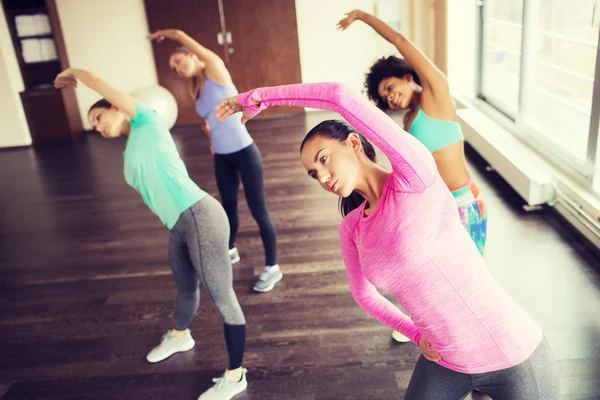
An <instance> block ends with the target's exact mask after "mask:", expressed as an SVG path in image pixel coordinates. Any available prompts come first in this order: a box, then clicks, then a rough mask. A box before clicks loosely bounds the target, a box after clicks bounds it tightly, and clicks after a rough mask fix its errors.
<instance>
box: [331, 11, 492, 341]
mask: <svg viewBox="0 0 600 400" xmlns="http://www.w3.org/2000/svg"><path fill="white" fill-rule="evenodd" d="M356 20H361V21H363V22H364V23H366V24H367V25H369V26H370V27H371V28H373V29H374V30H375V31H376V32H377V33H378V34H379V35H381V36H382V37H383V38H384V39H386V40H387V41H388V42H390V43H392V44H393V45H394V46H396V49H398V51H399V52H400V54H401V55H402V56H403V57H404V58H399V57H395V56H390V57H383V58H381V59H379V60H377V61H376V62H375V64H373V66H371V69H370V70H369V72H368V73H367V75H366V81H365V88H366V90H367V95H368V97H369V99H370V100H371V101H373V102H374V103H375V104H376V105H377V107H379V108H380V109H382V110H403V109H404V110H408V112H407V113H406V115H405V118H404V123H405V126H404V129H405V130H406V131H408V133H410V134H411V135H413V136H414V137H415V138H417V139H418V140H419V141H420V142H421V143H423V144H424V145H425V147H427V149H429V151H430V152H431V153H432V155H433V158H434V159H435V163H436V165H437V168H438V171H439V173H440V176H441V177H442V179H443V180H444V182H445V183H446V186H447V187H448V189H450V191H451V192H452V194H453V195H454V198H455V200H456V203H457V207H458V213H459V215H460V219H461V221H462V223H463V225H464V227H465V229H466V230H467V231H468V232H469V235H470V236H471V238H472V239H473V242H474V243H475V245H476V246H477V248H478V250H479V251H480V252H481V253H482V254H483V253H484V249H485V243H486V239H487V209H486V205H485V202H484V199H483V197H482V195H481V193H480V190H479V186H478V185H477V184H476V183H475V182H474V181H473V180H472V179H471V175H470V174H469V170H468V168H467V162H466V159H465V149H464V136H463V133H462V130H461V127H460V124H459V123H458V118H457V116H456V107H455V105H454V100H453V99H452V95H451V94H450V88H449V86H448V80H447V79H446V76H445V75H444V73H443V72H442V71H440V70H439V69H438V68H437V67H436V66H435V64H434V63H433V62H432V61H431V60H429V59H428V58H427V56H425V54H423V52H421V51H420V50H419V49H418V48H417V47H415V45H414V44H412V43H411V42H410V40H408V39H407V38H406V37H405V36H404V35H402V34H401V33H400V32H397V31H395V30H394V29H392V28H391V27H390V26H389V25H387V24H386V23H385V22H383V21H381V20H380V19H378V18H377V17H375V16H373V15H370V14H367V13H366V12H364V11H361V10H354V11H352V12H350V13H348V14H346V18H344V19H342V20H341V21H340V22H339V23H338V28H339V29H341V30H345V29H347V28H348V27H349V26H350V25H351V24H352V23H353V22H354V21H356ZM394 337H395V338H398V339H400V340H401V341H402V340H403V339H404V338H401V337H400V336H399V335H396V334H394ZM404 341H405V340H404Z"/></svg>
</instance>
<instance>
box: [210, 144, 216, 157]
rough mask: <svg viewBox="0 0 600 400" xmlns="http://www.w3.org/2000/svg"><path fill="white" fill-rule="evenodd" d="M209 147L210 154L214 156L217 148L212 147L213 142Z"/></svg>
mask: <svg viewBox="0 0 600 400" xmlns="http://www.w3.org/2000/svg"><path fill="white" fill-rule="evenodd" d="M209 149H210V155H211V156H214V155H215V149H214V148H213V147H212V143H211V144H210V146H209Z"/></svg>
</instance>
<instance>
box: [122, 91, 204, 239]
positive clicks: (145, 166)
mask: <svg viewBox="0 0 600 400" xmlns="http://www.w3.org/2000/svg"><path fill="white" fill-rule="evenodd" d="M123 157H124V159H125V165H124V173H125V180H126V181H127V183H128V184H129V185H130V186H131V187H132V188H134V189H135V190H137V191H138V192H139V193H140V194H141V195H142V198H143V199H144V203H146V204H147V205H148V207H150V209H151V210H152V211H153V212H154V214H156V215H157V216H158V218H160V220H161V221H162V223H163V224H165V225H166V226H167V228H169V229H171V228H173V226H174V225H175V223H176V222H177V220H178V219H179V216H180V215H181V213H182V212H183V211H185V210H187V209H188V208H190V207H191V206H192V205H194V204H195V203H197V202H198V201H199V200H200V199H202V198H203V197H204V196H206V192H205V191H203V190H202V189H200V188H199V187H198V185H196V184H195V183H194V182H193V181H192V180H191V179H190V177H189V175H188V172H187V169H186V168H185V165H184V163H183V161H182V160H181V157H180V156H179V152H178V151H177V147H175V142H174V141H173V138H172V137H171V133H170V132H169V130H168V129H167V127H166V126H165V124H164V123H163V122H162V120H161V119H160V118H159V116H158V115H157V114H156V112H155V111H153V110H151V109H149V108H148V107H146V106H145V105H144V104H142V103H140V102H139V101H137V102H136V105H135V118H132V119H131V132H130V134H129V138H128V139H127V146H126V147H125V151H124V152H123Z"/></svg>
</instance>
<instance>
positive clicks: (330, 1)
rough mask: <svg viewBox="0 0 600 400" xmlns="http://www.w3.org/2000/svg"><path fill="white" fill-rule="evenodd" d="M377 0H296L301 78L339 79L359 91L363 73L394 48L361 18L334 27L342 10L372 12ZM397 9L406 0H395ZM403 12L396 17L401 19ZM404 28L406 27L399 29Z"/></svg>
mask: <svg viewBox="0 0 600 400" xmlns="http://www.w3.org/2000/svg"><path fill="white" fill-rule="evenodd" d="M376 2H377V0H296V16H297V19H298V41H299V45H300V67H301V69H302V82H305V83H308V82H323V81H334V82H342V83H344V84H346V85H348V86H349V87H351V88H352V89H354V90H356V91H362V88H363V82H364V76H365V73H366V72H367V70H368V69H369V67H370V66H371V65H372V64H373V62H374V61H375V60H377V59H378V58H380V57H382V56H387V55H391V54H398V52H397V50H396V48H395V47H394V46H392V45H391V44H389V43H388V42H386V41H385V40H384V39H383V38H381V37H380V36H379V35H378V34H377V33H375V31H373V30H372V29H371V28H370V27H368V26H367V25H366V24H364V23H363V22H360V21H357V22H355V23H354V24H352V26H351V27H350V28H348V30H346V31H345V32H339V31H337V30H336V24H337V22H338V21H339V20H340V19H342V18H343V16H344V13H346V12H349V11H352V10H353V9H357V8H358V9H362V10H363V11H366V12H369V13H374V6H375V3H376ZM398 3H400V4H401V7H400V9H406V8H407V7H404V6H402V5H403V4H405V3H407V2H406V1H402V0H398ZM405 13H406V15H399V16H398V18H399V19H400V21H401V22H402V26H406V24H405V23H404V22H405V21H408V12H407V11H406V12H405ZM402 30H403V31H404V30H405V29H402Z"/></svg>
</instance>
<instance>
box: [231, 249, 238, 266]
mask: <svg viewBox="0 0 600 400" xmlns="http://www.w3.org/2000/svg"><path fill="white" fill-rule="evenodd" d="M229 258H230V259H231V263H232V264H235V263H238V262H240V252H239V251H238V249H237V247H234V248H233V249H229Z"/></svg>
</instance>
